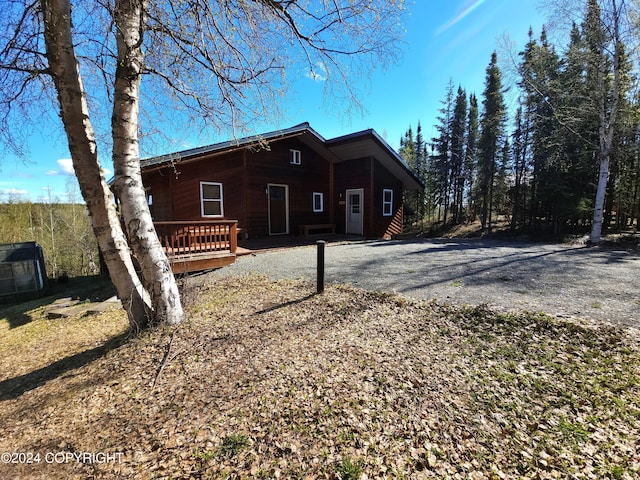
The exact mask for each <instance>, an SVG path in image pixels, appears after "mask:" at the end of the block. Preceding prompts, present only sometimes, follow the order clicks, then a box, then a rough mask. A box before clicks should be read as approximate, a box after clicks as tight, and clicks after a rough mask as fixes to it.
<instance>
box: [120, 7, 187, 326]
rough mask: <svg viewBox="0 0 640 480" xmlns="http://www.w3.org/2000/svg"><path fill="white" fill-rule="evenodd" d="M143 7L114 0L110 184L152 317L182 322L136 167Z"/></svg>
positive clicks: (177, 297)
mask: <svg viewBox="0 0 640 480" xmlns="http://www.w3.org/2000/svg"><path fill="white" fill-rule="evenodd" d="M145 7H146V1H145V0H117V1H116V4H115V11H114V20H115V25H116V40H117V46H118V58H117V68H116V77H115V85H114V102H113V115H112V118H111V130H112V135H113V166H114V169H115V176H114V184H113V186H114V191H115V193H116V195H117V196H118V198H119V199H120V200H121V204H120V205H121V211H122V217H123V219H124V222H125V227H126V230H127V234H128V238H129V245H130V246H131V248H132V249H133V251H134V253H135V256H136V258H137V259H138V261H139V262H140V266H141V268H142V278H143V281H144V284H145V288H146V290H147V291H148V292H149V293H150V295H151V302H152V308H153V322H154V323H165V324H170V325H172V324H176V323H179V322H181V321H182V320H183V317H184V313H183V311H182V305H181V302H180V294H179V291H178V286H177V285H176V281H175V278H174V276H173V272H172V270H171V265H170V264H169V261H168V260H167V256H166V254H165V252H164V250H163V249H162V246H161V244H160V241H159V240H158V236H157V234H156V231H155V227H154V225H153V220H152V218H151V213H150V211H149V205H148V204H147V198H146V195H145V191H144V185H143V183H142V175H141V172H140V156H139V142H138V113H139V98H140V81H141V75H142V68H143V62H144V54H143V51H142V43H143V33H142V32H143V31H144V23H145V18H144V15H145Z"/></svg>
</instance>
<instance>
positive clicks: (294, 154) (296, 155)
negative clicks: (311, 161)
mask: <svg viewBox="0 0 640 480" xmlns="http://www.w3.org/2000/svg"><path fill="white" fill-rule="evenodd" d="M289 152H290V154H291V165H300V163H301V161H302V154H301V153H300V150H289Z"/></svg>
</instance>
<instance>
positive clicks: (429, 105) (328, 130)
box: [0, 0, 544, 202]
mask: <svg viewBox="0 0 640 480" xmlns="http://www.w3.org/2000/svg"><path fill="white" fill-rule="evenodd" d="M537 4H538V1H537V0H518V1H516V0H416V1H415V3H414V4H413V5H409V12H410V14H409V16H408V17H407V21H406V24H405V28H406V36H405V39H404V41H405V45H404V48H403V50H404V51H403V55H402V58H401V59H400V61H399V62H398V63H397V64H396V65H392V66H390V67H389V68H388V69H387V70H385V71H376V72H375V73H374V75H373V77H372V79H371V82H370V85H369V86H368V88H367V89H366V90H363V91H361V92H360V101H361V102H362V104H363V105H364V108H365V109H366V111H365V112H364V114H362V115H359V114H357V115H355V116H353V115H348V113H349V112H348V111H347V110H344V111H338V110H336V109H333V110H331V111H328V110H327V109H326V108H324V107H323V105H324V103H325V102H324V100H323V97H322V84H321V83H322V80H321V79H318V80H313V79H311V78H304V79H301V80H300V81H298V82H296V90H295V91H294V92H292V93H293V97H292V98H291V106H290V107H289V108H287V109H286V110H287V112H286V117H285V118H284V119H283V120H282V121H281V122H280V123H267V124H265V125H264V126H259V127H257V131H256V132H255V133H261V132H266V131H271V130H275V129H278V128H284V127H288V126H292V125H295V124H298V123H301V122H309V123H310V124H311V126H312V127H313V128H314V129H315V130H316V131H317V132H318V133H319V134H320V135H322V136H324V137H325V138H332V137H335V136H340V135H345V134H348V133H352V132H356V131H360V130H364V129H368V128H373V129H375V130H376V131H377V132H378V133H379V134H380V135H382V136H384V137H385V138H386V139H387V142H388V143H389V144H390V145H391V146H392V147H394V148H396V149H397V148H398V146H399V140H400V137H401V136H402V135H403V134H404V132H405V131H406V130H407V128H408V127H409V125H412V126H413V128H414V129H415V127H416V125H417V122H418V120H420V122H421V124H422V127H423V131H424V134H425V136H426V137H427V138H428V137H431V136H432V135H433V125H434V123H435V118H436V117H437V115H438V109H439V108H440V107H441V101H442V99H443V98H444V95H445V92H446V88H447V85H448V83H449V81H450V80H452V81H453V82H454V85H455V87H456V88H457V86H458V85H459V84H460V85H462V87H463V88H465V89H466V90H467V91H468V92H475V93H476V94H477V96H478V97H480V95H481V93H482V90H483V87H484V76H485V69H486V67H487V65H488V63H489V60H490V57H491V53H492V52H493V51H494V50H496V51H497V52H498V56H499V61H500V62H501V67H502V68H503V72H504V75H505V77H507V78H505V80H507V79H508V75H509V71H508V70H509V65H510V63H511V62H510V61H509V59H508V57H509V55H508V54H507V49H505V45H506V44H508V43H509V42H511V43H512V44H513V45H514V49H515V50H514V51H515V52H516V53H517V51H519V50H520V49H522V47H523V46H524V44H525V43H526V41H527V32H528V30H529V27H530V26H531V27H533V29H534V32H535V35H536V36H538V35H539V33H540V29H541V26H542V24H543V23H544V15H543V14H542V13H540V12H539V11H538V9H537ZM505 38H507V39H508V41H505ZM223 140H227V138H220V137H216V136H212V137H211V138H210V139H208V140H207V141H206V143H215V142H218V141H223ZM190 146H196V145H190ZM29 147H30V156H29V162H28V163H26V164H25V163H24V162H23V161H20V160H17V159H14V158H11V157H7V158H4V159H2V160H1V162H0V202H4V201H7V200H8V199H9V198H12V199H19V200H31V201H48V199H52V200H54V201H55V200H58V201H63V202H64V201H68V200H69V196H68V192H69V190H70V188H69V185H75V183H74V182H75V178H74V177H73V168H72V167H71V161H70V160H69V151H68V148H67V146H66V144H65V138H64V135H63V134H62V132H61V131H54V130H52V129H46V128H45V129H43V131H42V132H41V133H40V134H37V135H34V136H32V137H30V141H29ZM156 153H158V154H160V153H169V152H156ZM104 166H105V168H106V169H108V168H109V165H108V164H106V163H105V165H104ZM76 195H77V198H79V195H78V194H77V193H76Z"/></svg>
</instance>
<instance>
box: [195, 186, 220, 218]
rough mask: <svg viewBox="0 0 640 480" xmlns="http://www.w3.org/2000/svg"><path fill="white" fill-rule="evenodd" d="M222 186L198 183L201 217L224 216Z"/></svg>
mask: <svg viewBox="0 0 640 480" xmlns="http://www.w3.org/2000/svg"><path fill="white" fill-rule="evenodd" d="M223 203H224V202H223V197H222V184H221V183H218V182H200V212H201V215H202V216H203V217H222V216H224V206H223Z"/></svg>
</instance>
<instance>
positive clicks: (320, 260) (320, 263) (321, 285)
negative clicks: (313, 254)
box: [316, 240, 327, 293]
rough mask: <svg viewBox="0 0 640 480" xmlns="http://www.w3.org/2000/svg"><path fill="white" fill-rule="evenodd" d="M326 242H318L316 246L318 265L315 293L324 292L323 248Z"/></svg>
mask: <svg viewBox="0 0 640 480" xmlns="http://www.w3.org/2000/svg"><path fill="white" fill-rule="evenodd" d="M326 243H327V242H325V241H324V240H318V241H317V242H316V245H317V247H318V263H317V269H318V274H317V290H316V292H317V293H322V292H324V246H325V244H326Z"/></svg>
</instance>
